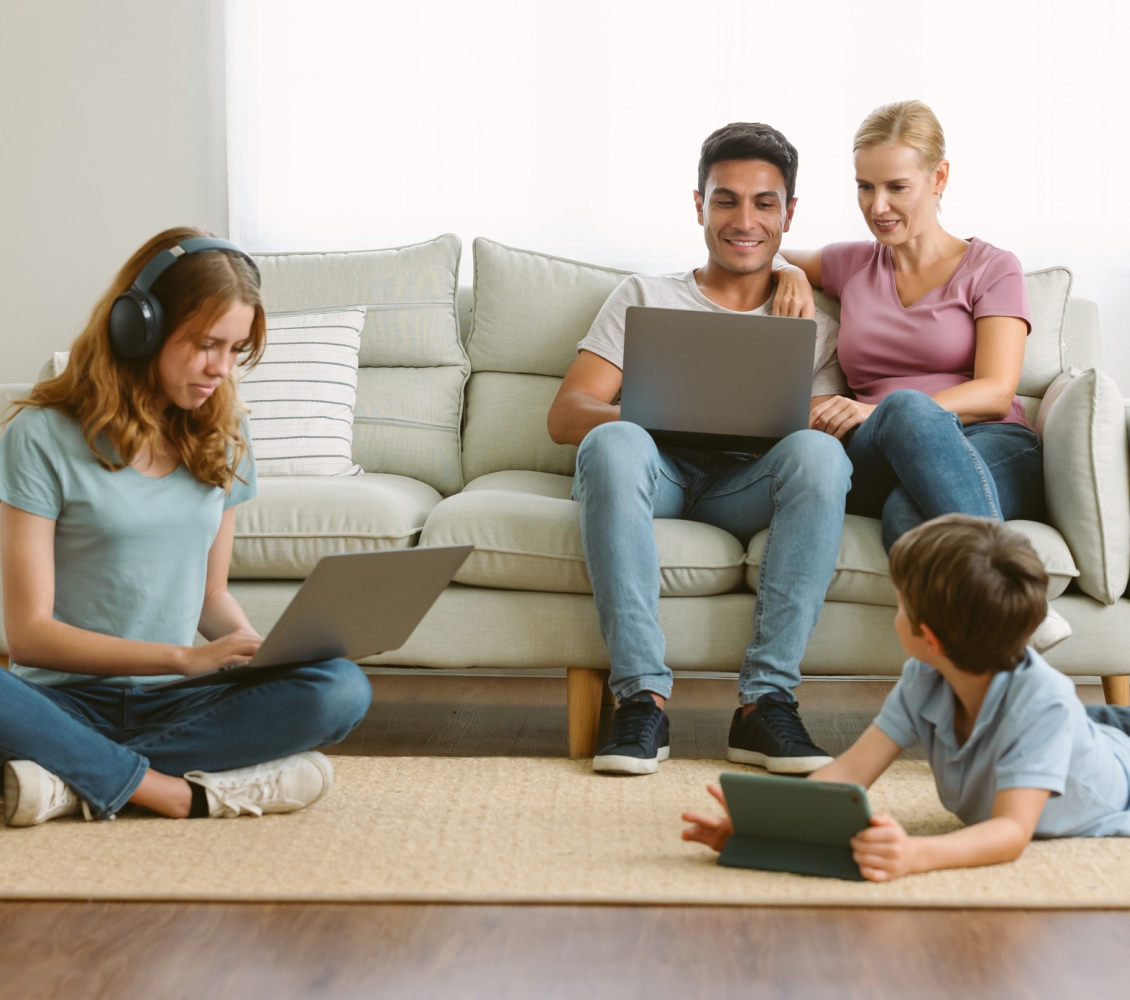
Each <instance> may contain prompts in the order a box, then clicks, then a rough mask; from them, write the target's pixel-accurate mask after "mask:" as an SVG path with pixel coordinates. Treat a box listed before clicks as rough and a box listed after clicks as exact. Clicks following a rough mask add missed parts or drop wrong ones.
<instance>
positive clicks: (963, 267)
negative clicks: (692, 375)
mask: <svg viewBox="0 0 1130 1000" xmlns="http://www.w3.org/2000/svg"><path fill="white" fill-rule="evenodd" d="M854 152H855V172H856V183H857V185H858V191H859V207H860V210H861V211H862V212H863V218H864V221H865V222H866V223H867V227H868V228H869V229H870V230H871V233H872V235H873V236H874V240H867V241H864V242H858V243H833V244H830V245H829V246H826V247H824V248H823V249H821V250H800V251H792V250H783V251H782V253H783V255H784V257H785V258H786V259H787V260H788V261H789V262H790V263H792V264H794V265H797V266H798V267H799V268H800V269H801V270H802V271H803V272H804V276H805V277H807V279H808V280H807V282H805V281H804V278H803V277H800V276H799V274H798V273H797V272H795V271H788V272H786V273H782V274H781V276H780V279H779V291H778V296H779V297H781V299H782V311H785V309H788V310H789V311H798V310H799V311H803V308H804V306H803V305H798V303H805V302H806V300H807V298H808V297H809V296H810V295H811V292H810V290H809V288H808V283H809V282H810V283H811V284H812V285H815V286H819V287H821V288H823V289H824V291H826V292H827V293H828V294H829V295H835V296H838V297H839V299H840V310H841V311H840V334H839V342H838V345H837V346H838V352H839V361H840V366H841V368H842V369H843V372H844V375H845V376H846V377H847V381H848V385H849V386H850V388H851V393H850V394H844V395H837V396H834V397H832V398H831V399H829V400H826V401H825V402H824V403H822V404H821V405H819V406H817V407H815V408H814V409H813V411H812V415H811V426H812V427H814V428H815V429H817V430H821V431H825V432H827V433H828V434H832V435H834V436H835V437H837V438H839V439H840V440H841V441H843V443H844V447H845V449H846V450H847V454H848V457H849V458H850V459H851V462H852V466H853V469H854V472H853V475H852V488H851V493H850V494H849V495H848V501H847V509H848V512H849V513H855V514H863V515H866V516H869V517H881V518H882V522H883V544H884V546H885V547H886V548H887V549H888V551H889V550H890V547H891V546H892V545H893V544H894V542H895V540H896V539H898V538H899V537H900V536H901V535H903V534H905V533H906V532H907V531H909V530H910V529H911V528H913V527H915V526H916V525H918V524H921V523H922V522H924V521H927V520H930V519H931V518H934V517H937V516H939V515H941V514H950V513H962V514H972V515H975V516H979V517H988V518H994V519H997V520H1011V519H1014V518H1025V519H1029V520H1036V521H1038V520H1042V519H1043V516H1044V481H1043V455H1042V451H1041V444H1040V439H1039V438H1038V437H1037V436H1036V434H1035V432H1034V431H1033V430H1032V428H1031V427H1029V426H1028V422H1027V421H1026V420H1025V418H1024V407H1023V404H1022V403H1021V401H1020V400H1019V399H1018V398H1017V396H1016V390H1017V387H1018V385H1019V383H1020V369H1021V366H1022V365H1023V363H1024V345H1025V341H1026V338H1027V336H1028V333H1029V331H1030V330H1031V325H1032V324H1031V316H1030V314H1029V309H1028V296H1027V290H1026V287H1025V282H1024V271H1023V269H1022V268H1021V266H1020V261H1019V260H1017V259H1016V257H1015V256H1014V255H1013V254H1011V253H1009V252H1008V251H1006V250H1001V249H998V248H997V247H995V246H993V245H992V244H990V243H986V242H985V241H984V240H980V239H977V238H972V239H968V240H964V239H958V238H957V237H956V236H952V235H951V234H950V233H948V232H946V231H945V230H944V229H943V228H942V226H941V223H940V222H939V220H938V206H939V203H940V201H941V197H942V192H943V191H945V188H946V183H947V181H948V179H949V167H950V165H949V162H948V161H947V160H946V158H945V137H944V135H943V133H942V127H941V125H940V124H939V123H938V120H937V118H935V116H934V113H933V112H932V111H931V110H930V109H929V108H928V107H927V106H926V105H925V104H923V103H922V102H921V101H902V102H899V103H897V104H888V105H885V106H884V107H881V108H878V109H876V110H875V111H873V112H872V113H871V114H869V115H868V116H867V118H866V119H865V120H864V122H863V124H862V125H860V127H859V130H858V131H857V132H856V134H855V142H854ZM797 279H799V280H797ZM786 301H787V302H789V303H790V304H789V305H788V306H786V305H785V303H786Z"/></svg>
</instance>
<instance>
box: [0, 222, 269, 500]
mask: <svg viewBox="0 0 1130 1000" xmlns="http://www.w3.org/2000/svg"><path fill="white" fill-rule="evenodd" d="M211 235H212V234H211V233H208V232H205V231H204V230H202V229H194V228H191V227H188V226H183V227H179V228H176V229H166V230H165V231H164V232H163V233H159V234H158V235H156V236H154V237H153V238H152V239H151V240H149V241H148V242H147V243H146V244H145V245H144V246H142V247H141V248H140V249H139V250H138V251H137V252H136V253H135V254H134V255H133V256H132V257H130V259H129V260H128V261H127V262H126V264H125V266H124V267H123V268H122V269H121V271H119V272H118V276H117V277H116V278H115V279H114V282H113V284H112V285H111V286H110V287H109V289H108V290H107V291H106V294H105V295H103V296H102V298H101V299H100V300H99V302H98V304H97V305H96V306H95V307H94V311H93V312H92V313H91V315H90V320H89V322H88V323H87V324H86V329H85V330H83V331H82V333H80V334H79V335H78V337H77V339H76V340H75V342H74V344H73V345H72V346H71V356H70V360H69V361H68V363H67V367H66V368H65V369H64V371H63V373H62V374H61V375H57V376H56V377H55V378H52V379H47V380H46V381H43V382H39V383H37V384H36V385H35V387H34V388H33V389H32V391H31V394H30V396H29V397H28V398H27V399H25V400H21V401H20V402H18V403H16V404H15V406H14V408H13V410H12V412H11V415H10V416H9V417H8V419H9V420H10V419H12V417H14V416H15V415H16V414H17V413H18V412H19V411H20V410H22V409H23V408H25V407H38V408H44V407H51V408H53V409H56V410H60V411H61V412H63V413H65V414H66V415H67V416H69V417H70V418H71V419H72V420H74V421H75V422H76V423H77V424H78V425H79V426H80V427H81V428H82V432H83V437H84V438H85V439H86V443H87V444H88V445H90V448H91V450H92V451H93V452H94V454H95V456H96V457H97V459H98V463H99V464H100V465H101V466H102V467H103V468H104V469H108V470H110V471H117V470H118V469H123V468H125V467H126V466H127V465H130V464H131V463H132V462H133V460H134V459H135V458H136V457H137V455H138V453H139V452H141V451H143V450H145V449H149V450H150V451H151V452H152V453H154V454H160V453H163V452H164V451H165V443H166V442H167V443H168V444H169V445H171V446H172V448H173V449H174V451H175V452H176V454H178V455H179V456H180V459H181V461H182V462H184V464H185V466H187V468H188V470H189V471H190V472H191V473H192V474H193V475H194V476H195V477H196V478H197V479H199V480H200V481H201V482H203V483H209V484H211V485H213V486H219V487H220V488H221V489H224V490H229V489H230V488H231V485H232V482H233V480H234V479H235V478H236V470H237V469H238V468H239V466H240V463H241V462H242V461H243V459H244V457H245V456H246V455H247V452H248V442H247V440H246V439H245V437H244V433H243V415H244V414H245V413H246V412H247V408H246V407H245V406H244V405H243V403H242V402H241V401H240V399H239V393H238V391H237V387H236V381H235V378H234V376H235V374H236V372H237V371H238V370H239V369H240V368H246V367H250V366H252V365H254V364H255V363H256V362H257V361H258V360H259V358H260V357H261V356H262V353H263V348H264V347H265V346H266V342H267V320H266V314H265V313H264V311H263V302H262V298H261V297H260V294H259V278H258V275H256V273H255V270H254V268H252V267H251V265H250V264H248V263H247V261H246V260H244V259H243V258H242V257H239V256H236V255H234V254H228V253H224V252H222V251H219V252H214V253H199V254H192V255H191V256H187V257H182V258H181V259H180V260H178V261H177V262H176V263H175V264H174V265H173V266H172V267H170V268H169V269H168V270H167V271H165V273H164V274H162V275H161V276H160V277H159V278H158V279H157V280H156V281H155V282H154V283H153V288H152V292H153V294H154V295H155V296H156V297H157V298H158V299H159V300H160V302H161V306H162V307H163V310H164V316H165V329H166V330H168V331H169V333H170V336H172V335H173V334H175V333H177V332H183V333H184V334H185V335H186V336H187V337H188V338H189V339H190V340H192V341H193V342H194V343H197V344H201V343H203V341H204V339H205V337H206V336H207V334H208V332H209V330H211V328H212V326H213V325H214V324H215V323H216V322H217V320H219V319H220V318H221V317H222V316H223V315H224V314H225V313H226V312H227V311H228V310H229V309H230V308H231V307H232V306H233V305H235V304H236V303H240V302H241V303H245V304H246V305H249V306H251V307H252V308H253V309H254V310H255V317H254V319H253V320H252V321H251V333H250V336H249V337H248V340H247V350H246V354H245V356H244V358H243V359H242V360H241V361H240V364H239V366H238V367H237V368H235V369H233V370H232V373H231V374H230V375H229V376H228V377H227V378H226V379H224V381H223V383H222V384H221V385H220V386H219V387H218V388H217V389H216V391H215V392H214V393H213V394H212V395H211V396H210V397H209V398H208V400H207V401H206V402H205V403H204V404H203V405H202V406H200V407H199V408H198V409H195V410H182V409H181V408H180V407H178V406H176V405H174V404H172V403H166V404H165V405H162V404H161V399H162V396H163V393H162V390H161V384H160V380H159V377H158V371H157V360H158V358H159V357H160V351H158V352H157V354H156V355H154V356H153V357H152V358H147V359H139V360H136V361H126V360H123V359H122V358H119V357H118V356H117V355H116V354H115V353H114V351H113V349H112V348H111V346H110V333H109V319H110V308H111V306H112V305H113V304H114V299H116V298H117V297H118V296H119V295H121V294H122V293H124V292H125V291H126V290H127V289H128V288H129V287H130V285H132V284H133V283H134V281H135V280H136V279H137V276H138V275H139V274H140V273H141V269H142V268H143V267H144V266H145V265H146V264H147V263H148V262H149V261H150V260H152V259H153V257H155V256H156V255H157V254H158V253H159V252H160V251H162V250H168V249H170V248H171V247H174V246H176V245H177V244H178V243H180V242H182V241H183V240H187V239H192V238H193V237H196V236H211ZM166 342H167V341H166ZM106 445H109V449H110V450H107V448H106Z"/></svg>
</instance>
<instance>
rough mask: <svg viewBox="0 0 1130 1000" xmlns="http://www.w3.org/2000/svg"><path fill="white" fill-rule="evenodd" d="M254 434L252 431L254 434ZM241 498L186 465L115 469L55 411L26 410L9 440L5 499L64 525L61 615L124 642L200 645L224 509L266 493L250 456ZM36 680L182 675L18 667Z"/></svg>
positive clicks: (59, 543) (128, 682)
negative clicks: (146, 470)
mask: <svg viewBox="0 0 1130 1000" xmlns="http://www.w3.org/2000/svg"><path fill="white" fill-rule="evenodd" d="M244 435H245V437H247V440H248V442H250V435H249V434H248V432H247V428H246V426H245V427H244ZM239 475H240V476H241V477H242V478H243V480H244V482H240V481H239V480H236V481H235V482H234V483H233V484H232V488H231V491H230V493H226V494H225V493H224V491H223V490H221V489H220V488H219V487H217V486H210V485H208V484H207V483H202V482H201V481H200V480H199V479H197V478H196V477H195V476H193V475H192V473H191V472H189V471H188V469H187V468H185V466H184V464H183V463H182V464H181V465H178V466H177V468H176V469H174V470H173V471H172V472H170V473H169V474H168V475H167V476H164V477H163V478H161V479H152V478H150V477H148V476H143V475H142V474H141V473H140V472H138V471H137V470H136V469H133V468H129V467H127V468H124V469H120V470H118V471H117V472H108V471H107V470H106V469H104V468H102V466H100V465H99V464H98V460H97V459H96V458H95V456H94V452H93V451H91V449H90V447H89V445H87V443H86V440H85V439H84V438H83V436H82V429H81V428H80V427H79V425H78V424H76V423H75V421H74V420H72V419H71V418H70V417H68V416H67V415H66V414H64V413H62V412H60V411H59V410H55V409H50V408H47V409H25V410H22V411H21V412H20V413H19V414H18V415H17V416H16V418H15V419H14V420H13V421H12V422H11V424H9V426H8V429H7V431H6V432H5V434H4V437H3V439H0V500H3V501H5V502H6V503H9V504H11V505H12V506H13V507H19V508H20V510H25V511H28V512H29V513H31V514H38V515H39V516H40V517H46V518H50V519H51V520H53V521H54V522H55V617H56V618H57V619H58V620H59V621H61V622H66V623H67V624H68V625H74V626H75V627H76V628H81V629H86V630H88V631H90V632H101V633H102V634H103V635H114V636H118V637H119V638H122V639H139V640H144V641H147V642H167V643H173V644H175V645H178V646H191V645H192V641H193V639H194V637H195V636H196V628H197V625H198V623H199V621H200V612H201V609H202V607H203V605H204V588H205V584H206V580H207V572H208V551H209V550H210V549H211V547H212V542H213V541H215V538H216V532H218V531H219V530H220V521H221V519H222V518H223V513H224V511H225V510H227V509H228V508H229V507H233V506H235V505H236V504H238V503H242V502H243V501H244V500H249V499H250V498H251V497H253V496H255V494H256V492H257V487H256V480H255V462H254V460H253V459H252V456H251V453H250V448H249V450H248V454H247V456H246V458H245V459H244V461H243V463H242V464H241V466H240V469H239ZM12 672H13V673H16V674H19V675H20V676H22V677H24V678H26V679H27V680H29V681H32V682H34V683H36V684H49V685H55V684H75V683H87V684H89V683H91V682H101V683H104V684H112V685H117V686H120V687H130V686H134V685H140V684H154V683H157V682H158V681H161V680H170V679H176V678H175V675H174V676H173V677H171V678H170V677H157V676H116V677H101V676H95V675H91V674H71V673H64V672H61V671H57V670H46V669H42V668H39V667H24V666H20V665H19V664H17V663H13V664H12Z"/></svg>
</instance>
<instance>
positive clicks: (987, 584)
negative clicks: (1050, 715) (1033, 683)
mask: <svg viewBox="0 0 1130 1000" xmlns="http://www.w3.org/2000/svg"><path fill="white" fill-rule="evenodd" d="M890 561H891V580H892V581H893V582H894V585H895V586H896V587H897V588H898V591H899V594H900V595H901V596H902V606H903V610H904V611H905V612H906V617H907V618H908V619H909V620H910V624H911V627H912V628H913V629H914V631H915V633H916V634H917V633H919V632H920V629H921V626H922V625H924V624H925V625H929V626H930V630H931V631H932V632H933V633H934V635H936V636H937V637H938V640H939V641H940V642H941V644H942V646H943V647H944V649H945V655H946V656H947V657H948V658H949V659H950V660H951V661H952V662H953V664H954V666H956V667H959V668H960V669H961V670H964V671H965V672H966V673H969V674H987V673H995V672H998V671H1001V670H1011V669H1012V668H1013V667H1015V666H1016V665H1017V664H1018V663H1019V662H1020V661H1021V660H1022V659H1023V658H1024V646H1025V644H1026V643H1027V641H1028V639H1029V637H1030V636H1031V635H1032V633H1033V632H1035V631H1036V627H1037V626H1038V625H1039V624H1040V622H1042V621H1043V620H1044V616H1045V615H1046V614H1047V612H1048V574H1047V573H1046V572H1045V571H1044V566H1043V563H1041V562H1040V557H1039V556H1038V555H1036V552H1035V550H1034V549H1033V548H1032V546H1031V545H1030V544H1029V542H1028V539H1027V538H1025V537H1024V536H1023V535H1022V534H1020V532H1018V531H1014V530H1012V529H1011V528H1006V527H1005V526H1004V525H1003V524H1001V522H1000V521H990V520H987V519H985V518H980V517H969V516H968V515H966V514H946V515H945V516H944V517H936V518H934V520H933V521H927V522H926V523H925V524H920V525H919V526H918V527H917V528H912V529H911V530H910V531H908V532H907V533H906V534H905V535H903V536H902V538H900V539H899V540H898V541H897V542H895V544H894V545H893V546H892V547H891V556H890Z"/></svg>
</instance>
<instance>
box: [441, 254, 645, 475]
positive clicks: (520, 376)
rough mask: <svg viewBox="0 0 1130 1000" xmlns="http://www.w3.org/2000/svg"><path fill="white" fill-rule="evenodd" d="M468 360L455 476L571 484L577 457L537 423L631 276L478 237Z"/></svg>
mask: <svg viewBox="0 0 1130 1000" xmlns="http://www.w3.org/2000/svg"><path fill="white" fill-rule="evenodd" d="M474 257H475V302H474V312H473V314H472V318H471V332H470V336H469V338H468V342H467V352H468V354H469V355H470V359H471V371H472V375H471V380H470V383H469V385H468V387H467V423H466V426H465V428H464V431H463V475H464V478H465V479H466V480H467V481H468V482H470V481H471V480H472V479H475V478H477V477H479V476H483V475H486V474H488V473H491V472H498V471H501V470H504V469H528V470H531V471H535V472H553V473H557V474H559V475H566V476H568V475H572V474H573V461H574V456H575V455H576V448H574V447H572V446H571V445H557V444H554V443H553V441H552V440H551V439H550V437H549V432H548V431H547V430H546V426H545V418H546V414H547V413H548V411H549V406H550V404H551V403H552V402H553V397H554V396H555V395H556V393H557V388H558V386H559V385H560V384H561V379H562V377H563V376H564V375H565V373H566V372H567V371H568V370H569V366H570V365H571V364H572V363H573V360H574V359H575V358H576V356H577V342H578V341H579V340H581V339H582V338H583V337H584V336H585V334H586V333H588V332H589V327H590V326H591V325H592V321H593V320H594V319H595V318H596V314H597V313H598V312H600V307H601V306H602V305H604V300H605V299H606V298H608V296H609V295H610V294H611V292H612V290H613V289H614V288H615V287H616V286H617V285H618V284H620V282H621V281H623V280H624V278H625V277H626V276H627V275H628V274H630V273H631V272H629V271H619V270H616V269H615V268H610V267H599V266H597V265H595V264H581V263H578V262H577V261H572V260H564V259H562V258H560V257H551V256H549V255H548V254H541V253H533V252H531V251H528V250H514V249H512V248H511V247H507V246H503V245H502V244H501V243H494V242H492V241H491V240H486V239H483V238H482V237H479V238H478V239H476V240H475V242H474Z"/></svg>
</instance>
